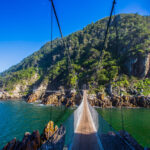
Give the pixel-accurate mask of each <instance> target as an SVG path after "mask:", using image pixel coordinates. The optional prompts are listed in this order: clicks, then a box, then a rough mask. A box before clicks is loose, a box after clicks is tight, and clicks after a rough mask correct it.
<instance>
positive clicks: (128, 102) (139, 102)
mask: <svg viewBox="0 0 150 150" xmlns="http://www.w3.org/2000/svg"><path fill="white" fill-rule="evenodd" d="M88 100H89V102H90V104H91V105H92V106H98V107H102V108H111V107H145V108H150V97H146V96H122V97H121V98H120V97H119V96H115V95H112V96H111V97H109V96H104V94H98V95H88Z"/></svg>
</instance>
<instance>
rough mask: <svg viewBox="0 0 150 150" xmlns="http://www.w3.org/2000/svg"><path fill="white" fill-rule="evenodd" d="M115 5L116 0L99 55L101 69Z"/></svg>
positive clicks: (114, 2) (114, 0)
mask: <svg viewBox="0 0 150 150" xmlns="http://www.w3.org/2000/svg"><path fill="white" fill-rule="evenodd" d="M115 5H116V0H113V4H112V8H111V12H110V16H109V20H108V23H107V28H106V31H105V35H104V41H103V45H102V49H101V53H100V57H99V63H98V68H97V69H99V67H100V64H101V62H102V58H103V51H104V50H105V48H106V43H107V38H108V33H109V27H110V23H111V21H112V15H113V11H114V8H115Z"/></svg>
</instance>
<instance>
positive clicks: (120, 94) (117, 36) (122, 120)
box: [114, 8, 125, 131]
mask: <svg viewBox="0 0 150 150" xmlns="http://www.w3.org/2000/svg"><path fill="white" fill-rule="evenodd" d="M114 23H115V33H116V55H117V57H119V58H120V53H119V51H118V41H119V32H118V21H117V18H116V12H115V8H114ZM118 64H120V60H119V62H118ZM118 72H119V81H120V80H121V68H120V67H119V68H118ZM119 83H120V82H119ZM119 87H120V90H119V96H120V101H121V96H122V92H121V83H120V84H119ZM121 127H122V130H123V131H125V126H124V114H123V109H122V105H121Z"/></svg>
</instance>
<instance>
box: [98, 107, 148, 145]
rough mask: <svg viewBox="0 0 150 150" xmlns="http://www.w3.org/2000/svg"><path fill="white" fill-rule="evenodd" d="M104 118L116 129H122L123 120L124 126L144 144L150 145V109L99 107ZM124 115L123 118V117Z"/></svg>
mask: <svg viewBox="0 0 150 150" xmlns="http://www.w3.org/2000/svg"><path fill="white" fill-rule="evenodd" d="M98 112H99V113H100V114H101V115H102V116H103V118H104V119H105V120H106V121H107V122H109V123H110V124H111V125H112V127H113V128H114V129H115V130H117V131H118V130H122V120H123V122H124V128H125V130H126V131H128V132H129V133H130V134H131V135H132V136H133V137H134V138H135V139H136V140H137V141H138V142H139V143H140V144H141V145H142V146H144V147H150V109H144V108H137V109H125V108H124V109H122V113H121V109H117V108H113V109H98ZM121 114H123V115H121ZM121 116H123V119H122V117H121Z"/></svg>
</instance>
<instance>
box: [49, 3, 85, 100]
mask: <svg viewBox="0 0 150 150" xmlns="http://www.w3.org/2000/svg"><path fill="white" fill-rule="evenodd" d="M49 1H50V2H51V5H52V7H53V11H54V14H55V17H56V21H57V25H58V28H59V31H60V35H61V38H62V41H63V45H64V49H65V51H66V54H67V68H68V72H70V71H71V72H73V70H74V67H73V66H72V62H71V58H70V57H71V56H70V52H69V49H68V48H67V45H66V42H65V40H64V37H63V33H62V29H61V26H60V23H59V19H58V15H57V12H56V9H55V5H54V2H53V0H49ZM75 76H76V73H74V77H75ZM76 85H77V91H78V92H79V94H80V96H81V97H82V94H81V93H80V90H79V85H78V82H77V83H76Z"/></svg>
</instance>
